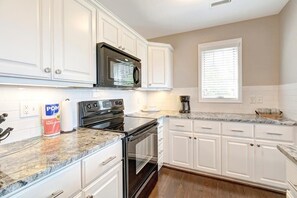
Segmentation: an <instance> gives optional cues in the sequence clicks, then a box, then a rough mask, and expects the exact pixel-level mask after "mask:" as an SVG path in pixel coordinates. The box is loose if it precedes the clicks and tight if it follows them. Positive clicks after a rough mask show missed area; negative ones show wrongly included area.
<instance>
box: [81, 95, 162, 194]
mask: <svg viewBox="0 0 297 198" xmlns="http://www.w3.org/2000/svg"><path fill="white" fill-rule="evenodd" d="M78 108H79V125H80V127H86V128H92V129H100V130H106V131H109V132H111V133H112V132H122V133H125V137H124V138H123V167H124V168H123V173H124V174H123V175H124V192H123V196H124V197H129V198H130V197H148V196H149V194H150V192H151V190H152V189H153V188H154V186H155V184H156V182H157V180H158V138H157V125H158V123H157V120H156V119H150V118H137V117H126V116H125V115H124V101H123V100H122V99H114V100H96V101H82V102H79V104H78Z"/></svg>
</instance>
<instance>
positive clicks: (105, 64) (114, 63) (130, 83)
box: [94, 43, 141, 89]
mask: <svg viewBox="0 0 297 198" xmlns="http://www.w3.org/2000/svg"><path fill="white" fill-rule="evenodd" d="M94 86H95V87H113V88H122V89H133V88H138V87H141V63H140V59H138V58H136V57H134V56H132V55H130V54H128V53H126V52H124V51H122V50H119V49H117V48H115V47H113V46H111V45H109V44H107V43H97V81H96V84H95V85H94Z"/></svg>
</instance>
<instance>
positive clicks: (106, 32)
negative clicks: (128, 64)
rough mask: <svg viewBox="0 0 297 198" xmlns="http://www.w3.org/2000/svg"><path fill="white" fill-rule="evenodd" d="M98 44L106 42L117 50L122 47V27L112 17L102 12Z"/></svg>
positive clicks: (99, 17) (99, 18)
mask: <svg viewBox="0 0 297 198" xmlns="http://www.w3.org/2000/svg"><path fill="white" fill-rule="evenodd" d="M98 23H99V24H98V29H97V32H98V35H97V39H98V43H100V42H105V43H108V44H110V45H112V46H114V47H116V48H122V46H120V45H121V25H120V24H119V23H118V22H117V21H115V20H114V19H113V18H112V17H111V16H109V15H107V14H105V13H103V12H100V13H98Z"/></svg>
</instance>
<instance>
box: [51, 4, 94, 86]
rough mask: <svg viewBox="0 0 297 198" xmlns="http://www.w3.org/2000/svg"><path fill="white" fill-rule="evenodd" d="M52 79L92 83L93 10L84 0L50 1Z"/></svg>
mask: <svg viewBox="0 0 297 198" xmlns="http://www.w3.org/2000/svg"><path fill="white" fill-rule="evenodd" d="M53 10H54V64H53V69H54V71H53V76H54V79H59V80H68V81H73V82H75V81H78V82H86V83H95V75H94V74H95V73H96V8H95V7H94V6H92V5H91V4H89V3H87V2H86V1H84V0H55V1H54V9H53Z"/></svg>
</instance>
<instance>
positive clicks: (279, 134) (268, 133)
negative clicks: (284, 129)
mask: <svg viewBox="0 0 297 198" xmlns="http://www.w3.org/2000/svg"><path fill="white" fill-rule="evenodd" d="M267 135H277V136H281V135H283V134H281V133H270V132H267Z"/></svg>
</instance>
